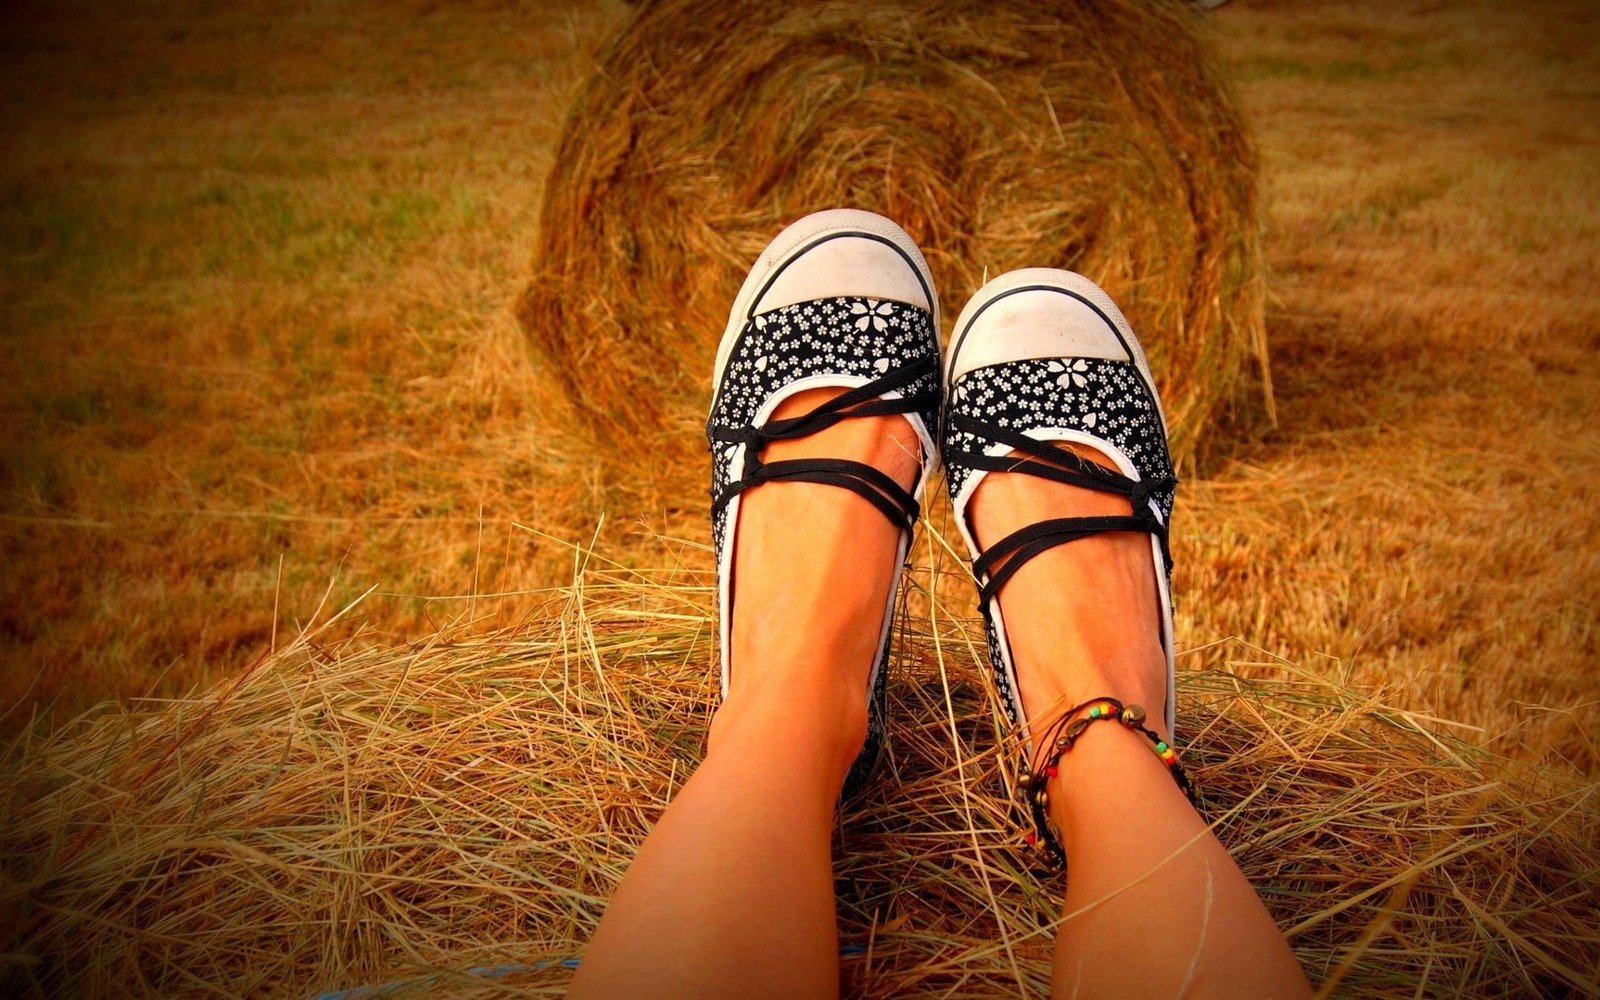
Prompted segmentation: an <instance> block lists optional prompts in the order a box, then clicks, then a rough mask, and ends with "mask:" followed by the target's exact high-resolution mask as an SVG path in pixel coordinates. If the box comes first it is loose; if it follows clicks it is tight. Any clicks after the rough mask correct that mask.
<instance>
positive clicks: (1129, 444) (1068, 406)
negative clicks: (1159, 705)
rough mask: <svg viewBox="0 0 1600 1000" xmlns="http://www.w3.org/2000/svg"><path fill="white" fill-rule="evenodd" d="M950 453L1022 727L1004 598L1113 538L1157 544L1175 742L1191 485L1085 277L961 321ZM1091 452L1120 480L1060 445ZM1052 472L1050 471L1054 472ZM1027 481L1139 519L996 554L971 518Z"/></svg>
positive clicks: (960, 520) (1122, 322)
mask: <svg viewBox="0 0 1600 1000" xmlns="http://www.w3.org/2000/svg"><path fill="white" fill-rule="evenodd" d="M942 381H943V385H944V397H945V403H944V411H943V420H942V426H941V451H942V454H943V457H944V466H945V478H946V483H947V485H948V487H949V490H950V502H951V505H952V506H953V507H954V509H955V520H956V525H957V526H958V527H959V529H960V531H961V537H962V538H963V539H964V540H965V541H966V543H967V551H968V552H969V553H970V554H971V556H972V560H973V562H972V571H973V575H974V576H975V577H976V579H977V581H978V585H979V608H980V609H981V611H982V613H983V618H984V622H985V625H986V626H987V631H988V640H989V659H990V662H991V665H992V666H993V668H994V677H995V685H996V687H997V688H998V689H999V692H1000V696H1001V701H1002V703H1003V704H1004V705H1005V708H1006V712H1007V714H1008V715H1009V716H1010V718H1011V722H1012V724H1013V725H1014V726H1017V727H1022V729H1023V732H1024V736H1025V740H1026V741H1027V742H1028V744H1029V745H1028V746H1027V749H1026V753H1027V756H1026V758H1025V760H1026V761H1028V762H1029V764H1030V766H1031V764H1032V762H1033V761H1034V756H1033V748H1032V746H1031V740H1032V736H1031V735H1030V734H1028V733H1027V729H1026V727H1027V716H1026V713H1024V711H1023V707H1022V694H1021V689H1020V688H1019V687H1018V686H1017V672H1016V664H1015V663H1014V662H1013V661H1012V656H1011V646H1010V643H1009V642H1008V641H1007V639H1006V624H1005V619H1004V616H1003V615H1002V614H1001V613H1000V605H999V604H998V602H996V601H995V597H996V596H997V595H998V594H999V593H1000V591H1001V590H1002V589H1003V588H1004V587H1005V585H1006V582H1007V581H1008V580H1010V579H1011V577H1012V576H1013V575H1014V574H1015V573H1016V572H1017V570H1018V569H1020V568H1021V567H1022V565H1023V564H1024V563H1026V562H1027V561H1028V560H1029V559H1032V558H1033V557H1034V556H1036V555H1038V554H1039V553H1041V552H1044V551H1046V550H1048V549H1051V548H1054V547H1055V546H1057V545H1064V544H1066V543H1068V542H1072V541H1076V540H1077V539H1080V538H1086V537H1088V536H1090V535H1094V534H1098V533H1100V532H1104V531H1143V532H1148V533H1149V535H1150V558H1151V559H1152V560H1154V563H1155V569H1156V586H1157V589H1158V591H1159V601H1158V604H1159V607H1160V608H1161V645H1162V647H1163V649H1165V651H1166V661H1167V702H1166V725H1167V732H1168V733H1169V734H1171V733H1172V731H1173V730H1172V726H1173V722H1174V716H1175V709H1174V701H1173V681H1174V672H1173V642H1172V596H1171V595H1172V587H1171V570H1172V559H1171V555H1170V552H1169V549H1168V546H1167V526H1168V524H1169V519H1170V517H1171V515H1172V501H1173V495H1174V493H1175V492H1176V490H1177V485H1178V481H1177V478H1176V476H1175V475H1174V472H1173V467H1172V458H1171V456H1170V455H1169V454H1168V452H1167V432H1166V418H1165V416H1164V414H1163V413H1162V410H1161V400H1160V398H1159V396H1158V395H1157V393H1156V385H1155V381H1154V379H1152V378H1151V376H1150V366H1149V365H1148V364H1147V363H1146V361H1145V357H1144V351H1143V349H1142V348H1141V347H1140V346H1139V341H1138V339H1137V338H1136V337H1134V335H1133V331H1132V330H1131V329H1130V328H1129V326H1128V321H1127V320H1126V319H1125V318H1123V315H1122V312H1121V311H1120V310H1119V309H1117V307H1116V304H1115V303H1113V302H1112V301H1111V297H1110V296H1108V295H1107V294H1106V293H1105V292H1104V291H1103V290H1102V289H1101V288H1100V286H1098V285H1096V284H1095V283H1094V282H1092V281H1090V280H1089V279H1088V278H1085V277H1084V276H1082V275H1081V274H1074V273H1073V272H1071V271H1060V270H1055V269H1053V268H1025V269H1023V270H1020V271H1012V272H1010V273H1008V274H1004V275H1001V276H1000V277H998V278H996V279H994V280H993V281H991V282H989V283H988V284H986V285H984V286H983V288H981V289H979V291H978V293H977V294H976V295H975V296H973V298H972V301H971V302H968V303H967V306H966V308H965V309H963V310H962V311H961V315H960V316H959V317H958V318H957V320H956V325H955V329H954V331H953V332H952V334H951V348H950V352H949V357H948V358H947V360H946V364H945V371H944V377H943V380H942ZM1056 441H1059V442H1072V443H1077V444H1081V445H1087V446H1089V447H1092V448H1094V449H1096V450H1097V451H1099V452H1101V453H1102V454H1104V455H1106V456H1108V457H1109V458H1110V459H1111V460H1112V461H1113V462H1115V464H1116V466H1117V469H1118V470H1119V471H1117V472H1112V471H1110V470H1108V469H1106V468H1104V467H1102V466H1100V465H1098V464H1096V463H1094V462H1090V461H1087V460H1083V459H1079V458H1077V456H1075V455H1073V454H1072V453H1070V452H1066V451H1063V450H1062V449H1060V448H1058V447H1055V446H1053V445H1052V444H1050V443H1049V442H1056ZM1046 463H1051V464H1046ZM996 471H1004V472H1021V473H1026V474H1028V475H1033V476H1039V477H1040V478H1043V479H1049V480H1052V481H1054V482H1060V483H1068V484H1071V485H1073V486H1081V487H1086V488H1088V489H1093V490H1099V491H1101V492H1104V493H1112V494H1116V495H1118V496H1123V497H1127V498H1128V501H1129V505H1130V510H1129V513H1128V514H1127V515H1126V516H1114V517H1070V518H1055V519H1051V520H1047V521H1041V522H1039V523H1037V524H1033V525H1029V526H1026V527H1024V528H1021V529H1019V530H1017V531H1015V532H1012V533H1011V534H1010V535H1007V536H1006V537H1005V538H1002V539H1000V540H999V541H998V542H996V543H995V544H994V545H993V546H991V547H990V548H989V550H988V551H983V550H981V549H980V548H979V546H978V543H977V535H976V532H975V531H974V529H973V526H972V521H971V518H970V517H969V516H968V513H967V507H968V504H969V503H970V502H971V500H972V497H973V495H974V493H975V492H976V490H977V488H978V484H979V483H981V482H982V481H983V477H984V476H986V475H988V474H989V473H990V472H996Z"/></svg>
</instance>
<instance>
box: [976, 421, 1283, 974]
mask: <svg viewBox="0 0 1600 1000" xmlns="http://www.w3.org/2000/svg"><path fill="white" fill-rule="evenodd" d="M1074 450H1078V449H1074ZM1078 453H1079V454H1081V455H1082V456H1083V457H1085V458H1090V459H1094V460H1096V461H1101V462H1102V464H1105V465H1107V466H1109V465H1110V463H1109V461H1104V460H1103V459H1102V457H1101V456H1099V455H1098V454H1097V453H1095V452H1093V451H1092V450H1079V451H1078ZM970 509H971V511H972V515H973V518H974V524H975V526H976V529H977V533H978V539H979V543H980V544H981V545H984V546H988V545H992V544H993V543H994V542H995V541H997V540H998V539H1000V538H1002V537H1003V536H1004V535H1006V534H1007V533H1008V532H1010V531H1012V530H1014V529H1016V528H1019V527H1021V526H1023V525H1024V524H1028V523H1032V522H1035V521H1039V520H1043V519H1045V518H1047V517H1067V516H1080V515H1081V516H1093V515H1099V514H1126V513H1127V512H1128V502H1127V501H1126V500H1124V499H1121V498H1119V497H1114V496H1108V495H1106V494H1102V493H1096V492H1094V491H1091V490H1083V489H1078V488H1077V487H1072V486H1066V485H1063V484H1059V483H1052V482H1048V481H1046V480H1042V479H1039V478H1037V477H1033V476H1025V475H1018V474H1006V473H993V474H990V475H989V476H987V477H986V478H985V479H984V481H983V482H982V483H981V484H980V485H979V487H978V491H977V494H976V495H975V497H974V498H973V502H972V506H971V508H970ZM1000 606H1001V610H1002V613H1003V614H1004V616H1005V623H1006V631H1007V633H1008V635H1009V637H1010V640H1011V644H1012V652H1013V655H1014V657H1015V660H1016V664H1017V673H1018V678H1017V680H1018V684H1019V685H1020V686H1021V688H1022V701H1023V706H1024V708H1025V710H1026V711H1027V713H1028V718H1029V719H1030V720H1033V721H1034V722H1035V723H1036V726H1035V731H1036V732H1037V731H1039V729H1040V728H1042V727H1040V726H1038V725H1037V723H1047V722H1048V721H1049V720H1050V719H1051V718H1055V717H1057V715H1058V714H1059V712H1061V711H1063V710H1064V709H1066V708H1070V707H1072V706H1073V705H1077V704H1079V703H1081V702H1083V701H1086V700H1088V699H1089V698H1093V697H1096V696H1099V695H1110V696H1112V697H1116V698H1119V699H1121V700H1122V701H1123V702H1125V703H1135V704H1140V705H1143V706H1145V708H1146V709H1147V710H1148V712H1149V721H1148V722H1147V725H1150V726H1151V728H1153V729H1156V730H1157V731H1158V732H1160V731H1161V729H1162V724H1161V722H1162V718H1163V710H1164V706H1165V704H1166V667H1165V661H1164V658H1163V654H1162V650H1161V639H1160V631H1159V629H1160V619H1159V617H1158V615H1159V610H1158V607H1157V597H1156V581H1155V569H1154V566H1153V565H1152V560H1151V557H1150V541H1149V538H1148V536H1146V535H1144V534H1134V533H1116V534H1103V535H1095V536H1091V537H1089V538H1085V539H1082V540H1080V541H1076V542H1072V543H1070V544H1068V545H1062V546H1058V547H1057V548H1054V549H1051V550H1049V551H1047V552H1045V553H1042V554H1041V555H1039V556H1037V557H1035V558H1034V559H1033V560H1031V561H1030V562H1028V563H1027V564H1026V565H1025V566H1023V567H1022V568H1021V569H1020V570H1018V571H1017V575H1016V576H1015V577H1014V578H1013V579H1012V580H1011V582H1009V583H1008V584H1007V585H1006V587H1005V590H1004V591H1003V592H1002V593H1001V595H1000ZM1168 735H1170V734H1167V733H1164V732H1163V733H1162V736H1163V737H1165V736H1168ZM1179 750H1180V753H1181V750H1182V748H1181V747H1180V748H1179ZM1049 792H1050V803H1051V815H1052V817H1053V818H1054V819H1055V821H1056V823H1057V824H1059V826H1060V828H1061V838H1062V845H1063V846H1064V847H1065V848H1066V852H1067V864H1068V866H1069V870H1068V880H1067V898H1066V914H1067V919H1066V921H1065V922H1064V923H1063V924H1062V926H1061V930H1060V932H1059V933H1058V934H1057V937H1056V951H1055V974H1054V978H1053V992H1054V994H1055V996H1057V997H1097V996H1106V997H1141V996H1149V997H1176V996H1180V995H1185V996H1195V997H1227V998H1248V997H1279V998H1284V997H1305V996H1309V995H1310V992H1311V991H1310V986H1309V985H1308V984H1307V982H1306V979H1305V974H1304V973H1303V972H1302V971H1301V969H1300V965H1299V963H1298V962H1297V961H1296V960H1295V958H1294V955H1293V953H1292V952H1290V950H1289V946H1288V944H1287V943H1286V942H1285V941H1284V939H1283V935H1282V934H1281V933H1280V932H1279V930H1278V928H1277V926H1276V925H1275V924H1274V923H1273V922H1272V918H1271V916H1270V915H1269V914H1268V913H1267V910H1266V907H1264V906H1263V905H1262V903H1261V900H1260V899H1259V897H1257V896H1256V894H1255V891H1254V890H1253V889H1251V887H1250V883H1249V882H1248V881H1246V880H1245V877H1244V875H1243V874H1242V873H1241V872H1240V871H1239V868H1238V866H1237V865H1235V864H1234V863H1233V859H1232V858H1231V857H1229V856H1228V852H1227V850H1226V849H1224V848H1223V846H1222V844H1221V843H1219V842H1218V841H1217V839H1216V837H1215V836H1213V835H1212V834H1211V833H1210V832H1209V831H1208V830H1207V829H1206V824H1205V822H1204V821H1203V820H1202V819H1201V818H1200V817H1199V815H1198V814H1197V813H1196V812H1195V811H1194V809H1193V807H1192V806H1190V805H1189V802H1188V800H1187V799H1186V798H1185V797H1184V795H1183V792H1182V791H1180V790H1179V789H1178V787H1177V785H1176V784H1175V783H1174V782H1173V780H1172V777H1171V776H1170V775H1169V774H1168V772H1167V769H1166V767H1165V765H1163V764H1162V763H1161V762H1160V760H1159V759H1157V757H1156V755H1155V754H1154V753H1153V752H1152V751H1151V747H1150V743H1149V741H1148V740H1146V739H1145V738H1144V737H1142V736H1140V735H1139V734H1137V733H1135V732H1134V731H1132V730H1129V729H1125V728H1123V727H1122V726H1117V725H1096V726H1091V727H1089V729H1088V730H1087V731H1086V732H1085V734H1084V736H1083V738H1082V739H1081V740H1079V741H1078V743H1077V744H1076V745H1075V746H1074V747H1073V749H1072V750H1071V751H1070V752H1068V753H1067V754H1065V755H1063V756H1062V758H1061V761H1060V765H1059V770H1058V773H1057V776H1056V777H1055V778H1054V779H1053V780H1051V782H1050V785H1049Z"/></svg>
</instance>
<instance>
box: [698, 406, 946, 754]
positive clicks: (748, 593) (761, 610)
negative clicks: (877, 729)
mask: <svg viewBox="0 0 1600 1000" xmlns="http://www.w3.org/2000/svg"><path fill="white" fill-rule="evenodd" d="M841 391H842V390H839V389H811V390H807V391H804V392H800V393H797V394H795V395H794V396H791V397H790V398H789V399H787V400H785V401H784V402H783V403H782V404H781V405H780V406H779V407H778V409H777V411H776V413H775V417H776V418H777V419H783V418H785V417H791V416H799V415H801V414H803V413H806V412H809V411H810V410H812V409H815V408H816V407H817V406H819V405H821V404H823V403H825V402H827V401H828V400H830V399H832V398H834V397H835V396H837V395H839V394H840V393H841ZM920 455H921V444H920V442H919V441H918V438H917V434H916V432H915V431H914V430H913V429H912V427H911V424H910V423H909V422H907V420H906V419H905V418H904V417H900V416H884V417H857V418H853V419H850V420H846V421H843V422H841V423H838V424H835V425H834V426H832V427H830V428H828V429H826V430H824V431H819V432H817V433H815V434H812V435H809V436H807V437H803V438H797V439H795V440H792V441H774V442H772V443H771V444H769V445H767V448H766V451H765V453H764V461H767V462H769V463H771V462H779V461H787V460H790V459H797V458H813V457H816V458H843V459H849V460H853V461H857V462H862V463H865V464H867V465H870V466H872V467H873V468H876V469H879V470H881V471H883V472H885V473H887V474H888V475H889V476H890V477H891V478H893V479H894V480H895V481H896V482H897V483H899V484H900V486H901V487H902V488H904V489H906V490H911V489H912V488H913V487H914V485H915V484H916V482H917V479H918V477H919V475H920V474H921V469H922V463H921V458H920ZM899 545H900V531H899V529H898V528H896V527H895V526H894V525H893V524H891V523H890V522H889V521H888V519H887V518H885V517H884V516H883V514H882V513H881V512H880V511H879V510H878V509H877V508H875V507H873V506H872V505H871V504H870V503H868V502H867V501H866V500H865V499H863V498H862V497H860V496H857V495H856V494H854V493H852V492H850V491H848V490H842V489H838V488H837V487H833V486H826V485H821V484H816V483H801V482H785V483H768V484H766V485H763V486H758V487H756V488H754V489H752V490H749V491H747V492H746V493H745V494H744V495H743V497H742V499H741V507H740V511H739V531H738V535H737V541H736V543H735V546H734V557H733V558H734V570H733V573H734V588H733V601H732V604H733V607H732V618H733V624H732V641H731V645H732V649H733V657H732V661H731V663H732V666H731V667H730V671H729V676H728V698H727V701H726V702H725V703H724V707H723V709H722V711H721V712H719V713H718V720H719V723H718V725H720V724H721V721H720V720H723V719H724V718H725V717H729V716H730V715H731V716H734V717H736V716H737V715H738V714H739V710H740V708H741V706H742V705H744V704H746V703H749V702H756V701H765V700H767V699H769V698H773V699H777V700H780V701H783V702H786V703H793V702H794V701H795V699H797V698H799V697H800V694H799V692H800V691H807V692H811V694H810V695H808V697H809V698H810V699H812V703H813V704H817V705H819V706H823V705H825V706H829V707H828V709H827V710H828V711H829V713H830V714H836V715H837V716H838V717H839V719H840V722H841V730H842V732H844V733H845V734H846V743H847V744H848V747H847V748H846V752H845V755H844V763H845V764H848V763H849V762H850V761H851V760H853V759H854V758H855V755H856V753H857V752H859V751H860V749H861V745H862V742H863V740H864V739H865V737H866V727H867V703H866V700H865V699H864V698H863V693H864V692H865V691H866V689H867V683H868V678H869V675H870V673H871V670H872V664H873V660H874V658H875V657H876V656H877V653H878V641H879V637H880V636H881V634H882V629H883V617H884V608H885V606H886V605H887V602H888V599H889V588H890V587H891V586H892V585H893V583H894V578H895V575H896V574H895V570H896V568H897V563H896V561H895V555H896V552H897V551H898V547H899ZM716 728H717V726H714V727H713V735H715V733H716ZM842 773H843V772H841V776H842Z"/></svg>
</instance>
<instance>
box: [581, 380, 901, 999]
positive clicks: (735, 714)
mask: <svg viewBox="0 0 1600 1000" xmlns="http://www.w3.org/2000/svg"><path fill="white" fill-rule="evenodd" d="M837 394H838V390H829V389H822V390H812V391H809V392H803V393H800V394H798V395H796V396H795V397H793V398H791V399H789V400H787V401H785V403H784V405H783V406H781V407H780V408H779V410H778V413H777V416H779V417H783V416H789V415H792V414H798V413H804V412H806V411H807V410H810V409H812V408H813V407H815V406H816V405H818V404H819V403H821V402H823V401H825V400H826V399H828V398H830V397H832V396H834V395H837ZM918 448H919V446H918V444H917V440H916V436H915V434H914V433H913V431H912V430H911V426H910V424H908V423H907V422H906V421H905V420H904V419H902V418H900V417H873V418H868V417H860V418H856V419H852V420H847V421H844V422H842V423H840V424H837V425H835V426H834V427H832V428H829V429H828V430H826V431H823V432H821V433H818V434H815V435H812V436H810V437H806V438H801V439H798V440H795V441H781V442H775V443H773V444H771V445H769V446H768V448H767V450H766V453H765V456H764V457H765V458H766V459H767V460H768V461H777V460H780V459H789V458H800V457H805V456H811V455H826V456H832V457H838V458H853V459H856V460H858V461H864V462H867V463H868V464H871V465H874V466H876V467H878V468H880V469H883V470H885V471H886V472H888V473H889V474H890V475H892V476H894V477H895V478H896V479H897V480H899V481H900V483H901V484H902V485H904V486H906V487H908V488H909V487H910V485H911V483H912V482H914V481H915V478H916V473H917V468H918V463H917V455H918V453H919V452H918ZM898 544H899V532H898V530H897V529H896V528H895V527H894V526H892V525H891V524H890V523H889V521H888V520H887V519H886V518H885V517H884V516H883V515H882V514H881V513H879V512H878V511H877V510H876V509H875V508H874V507H872V506H871V505H870V504H869V503H867V502H866V501H865V500H863V499H861V498H860V497H858V496H856V495H854V494H852V493H850V492H848V491H846V490H842V489H837V488H834V487H829V486H822V485H815V484H809V483H779V484H769V485H766V486H760V487H757V488H755V489H753V490H751V491H749V492H747V493H746V494H745V495H744V497H743V499H742V500H741V510H740V513H739V530H738V536H737V541H736V548H735V554H734V574H735V580H736V586H735V587H734V606H733V639H732V659H731V661H730V662H731V663H732V676H731V677H730V680H729V694H728V699H727V700H726V701H725V702H724V703H723V704H722V707H721V708H720V709H718V711H717V714H716V718H715V719H714V720H713V722H712V725H711V738H710V744H709V747H708V750H707V754H706V759H705V762H704V763H702V764H701V765H700V768H699V770H697V771H696V772H695V773H694V775H693V777H691V778H690V779H689V781H688V782H687V783H686V784H685V785H684V787H683V790H682V791H681V792H679V794H678V797H677V798H676V799H674V800H673V802H672V804H671V806H670V807H669V808H668V809H667V811H666V812H665V813H664V814H663V815H662V817H661V821H660V822H659V823H658V824H657V825H656V828H655V829H654V830H653V831H652V832H651V834H650V837H649V839H648V840H646V841H645V844H644V846H643V847H642V848H640V850H639V854H638V857H636V858H635V859H634V862H633V865H632V867H631V868H629V869H628V874H627V876H626V877H625V878H624V879H623V881H622V884H621V885H620V886H619V887H618V888H617V892H616V895H615V896H614V897H613V898H612V900H611V903H610V905H609V906H608V907H607V909H606V913H605V918H604V919H603V920H602V921H601V923H600V927H599V929H598V930H597V931H596V932H595V936H594V940H593V941H592V942H591V944H590V945H589V948H588V950H587V951H586V952H585V954H584V956H583V960H582V964H581V966H580V968H579V970H578V974H577V976H576V977H575V978H574V980H573V983H572V989H571V991H570V995H571V996H573V997H578V998H582V997H607V998H609V997H639V996H649V997H733V996H737V997H763V996H774V997H776V996H783V997H801V996H805V997H836V996H838V993H839V946H838V923H837V920H836V918H835V914H834V894H833V870H832V861H831V858H830V856H829V840H830V836H831V829H832V823H833V813H834V803H835V800H836V799H837V798H838V795H839V789H840V786H841V785H842V784H843V783H844V776H845V773H846V772H847V771H848V770H849V768H850V764H851V763H852V762H853V761H854V760H855V757H856V754H857V753H859V752H860V750H861V746H862V743H863V742H864V741H865V739H866V732H867V705H866V688H867V677H868V674H869V671H870V670H871V667H872V661H873V658H874V656H875V655H876V653H877V644H878V636H879V631H880V627H881V625H882V621H883V608H884V602H885V601H886V600H887V598H888V592H889V585H890V582H891V579H892V577H893V571H894V554H895V550H896V546H897V545H898Z"/></svg>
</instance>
